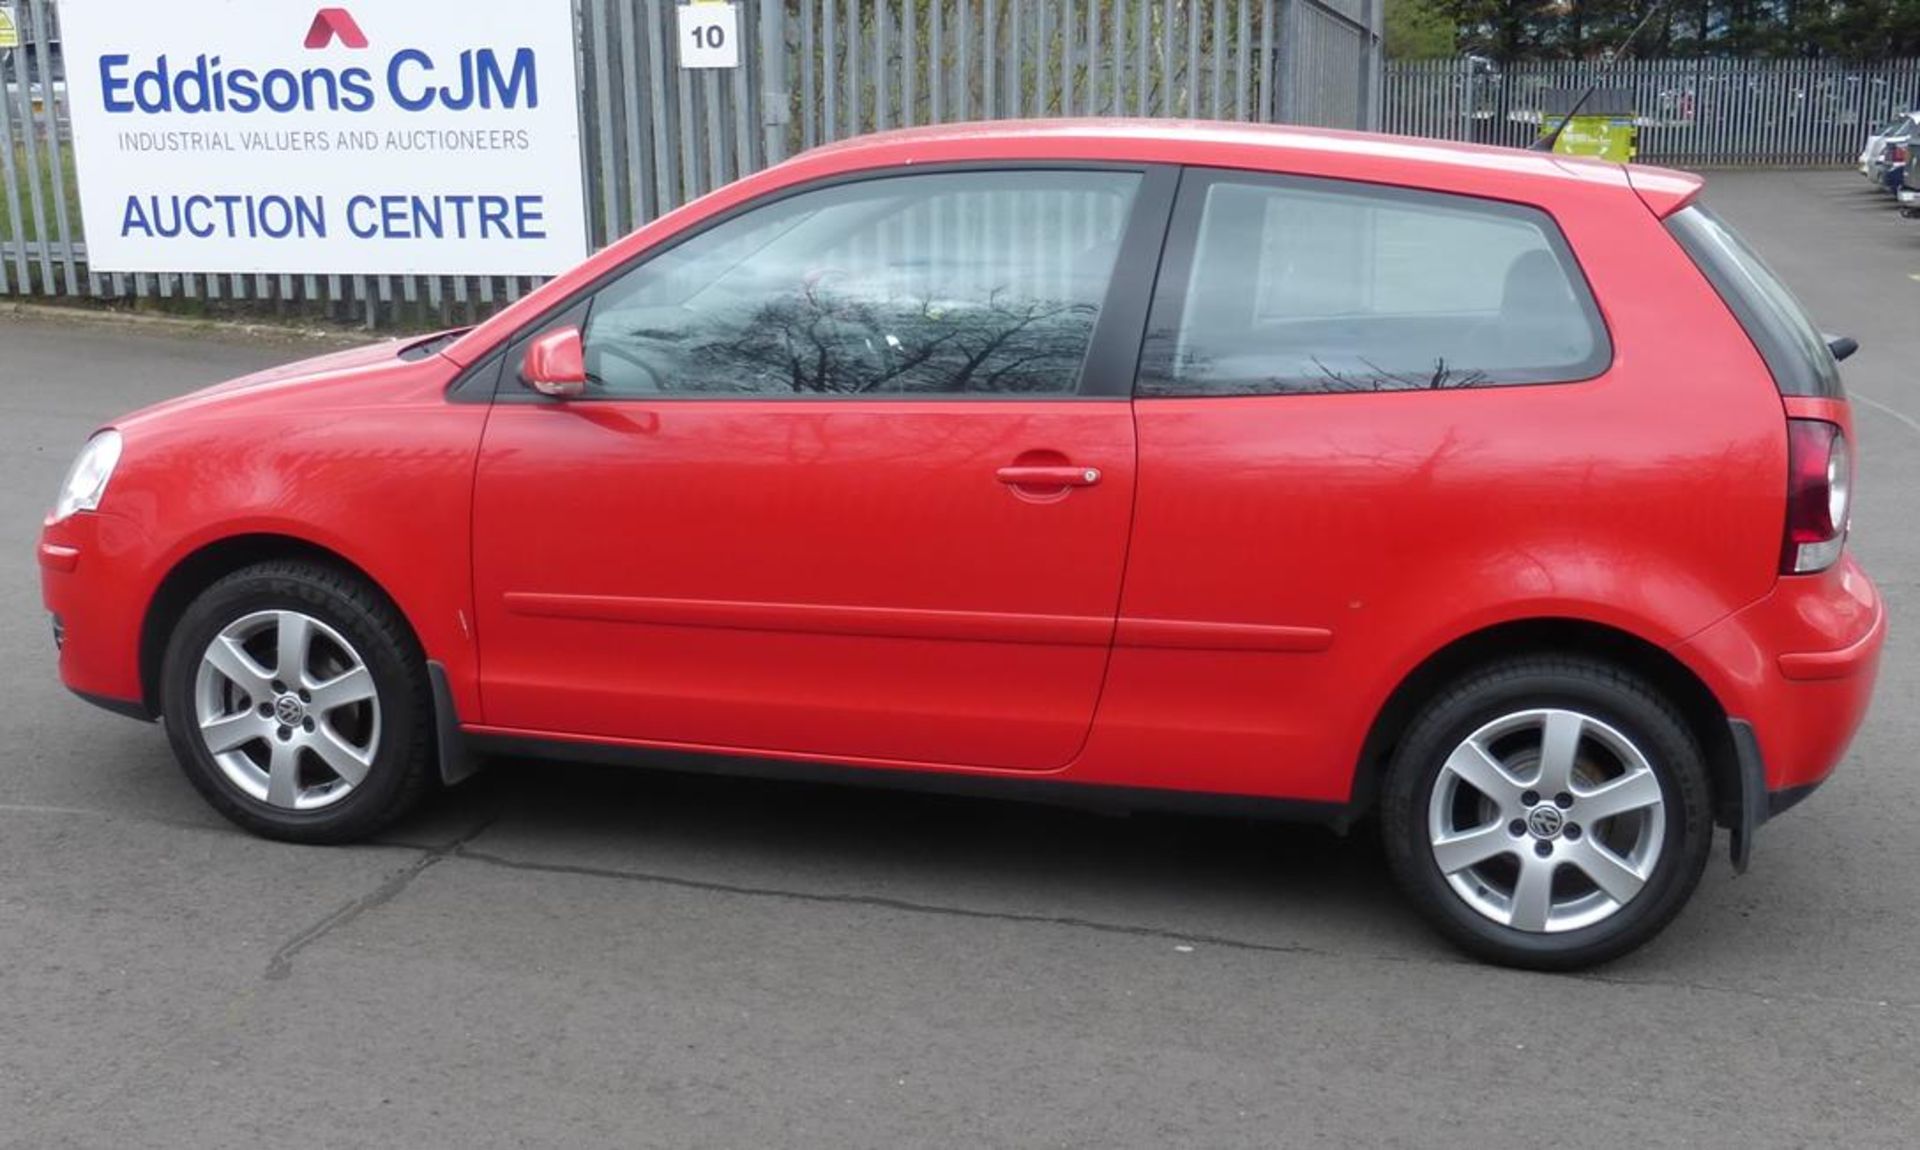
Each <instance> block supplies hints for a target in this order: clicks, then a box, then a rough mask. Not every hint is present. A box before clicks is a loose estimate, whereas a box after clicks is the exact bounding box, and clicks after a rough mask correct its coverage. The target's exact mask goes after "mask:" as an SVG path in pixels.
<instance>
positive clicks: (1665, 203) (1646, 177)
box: [1627, 164, 1707, 220]
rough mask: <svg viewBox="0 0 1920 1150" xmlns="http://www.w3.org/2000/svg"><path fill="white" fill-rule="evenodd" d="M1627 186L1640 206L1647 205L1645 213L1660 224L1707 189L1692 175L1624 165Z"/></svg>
mask: <svg viewBox="0 0 1920 1150" xmlns="http://www.w3.org/2000/svg"><path fill="white" fill-rule="evenodd" d="M1627 184H1628V186H1630V187H1632V188H1633V191H1634V194H1635V195H1637V196H1639V197H1640V202H1641V203H1643V204H1645V205H1647V210H1648V211H1650V212H1652V213H1653V214H1654V215H1655V216H1656V217H1658V218H1660V219H1663V220H1664V219H1666V218H1667V217H1668V216H1670V215H1672V214H1673V213H1675V212H1677V211H1679V210H1680V209H1681V208H1684V207H1686V206H1687V205H1688V204H1690V203H1692V202H1693V201H1694V200H1695V199H1697V198H1698V197H1699V195H1700V189H1702V188H1704V187H1706V186H1707V182H1706V181H1705V180H1703V179H1701V178H1700V177H1699V176H1696V175H1694V174H1693V173H1692V172H1678V171H1675V170H1674V169H1672V168H1654V167H1646V166H1642V165H1640V164H1628V165H1627Z"/></svg>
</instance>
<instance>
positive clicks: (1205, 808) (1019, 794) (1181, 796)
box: [442, 732, 1356, 834]
mask: <svg viewBox="0 0 1920 1150" xmlns="http://www.w3.org/2000/svg"><path fill="white" fill-rule="evenodd" d="M458 737H459V738H460V739H461V741H462V742H463V743H464V745H465V750H466V752H467V753H468V754H470V755H479V756H489V757H501V758H526V759H553V760H559V761H562V762H575V763H597V764H602V765H606V766H617V767H639V768H643V769H646V770H662V771H674V772H678V773H681V774H703V775H722V776H731V777H736V778H750V779H774V780H788V781H802V782H812V783H826V784H831V785H835V786H854V787H882V788H886V789H890V790H903V791H916V792H919V793H923V794H938V795H957V796H962V797H972V798H990V799H1005V800H1011V801H1015V802H1025V803H1038V804H1042V805H1049V806H1066V807H1074V808H1077V809H1085V810H1099V811H1169V812H1175V813H1182V814H1201V815H1225V816H1232V817H1239V818H1258V819H1264V820H1271V821H1282V822H1296V823H1298V822H1306V823H1318V824H1322V825H1325V826H1328V827H1331V828H1332V829H1334V830H1335V831H1337V832H1339V833H1343V834H1344V833H1345V832H1346V830H1347V828H1348V827H1349V826H1350V825H1351V824H1352V822H1353V818H1354V815H1355V813H1356V812H1355V809H1354V808H1353V807H1351V806H1350V805H1349V804H1347V803H1337V802H1316V801H1308V800H1302V799H1276V798H1269V797H1266V796H1263V795H1221V794H1201V793H1195V792H1190V791H1175V790H1166V789H1161V788H1158V787H1117V786H1102V785H1099V784H1095V783H1077V782H1064V781H1060V780H1055V779H1015V778H1006V777H1004V776H999V775H995V776H984V775H967V774H958V773H953V772H945V771H913V770H898V769H890V768H885V767H851V766H843V765H840V764H836V763H817V762H799V761H792V760H785V759H766V758H753V757H750V756H732V755H718V754H701V753H694V752H689V751H670V750H659V749H655V748H650V747H632V746H627V745H624V744H611V743H582V742H575V741H572V740H564V739H548V738H540V737H537V736H521V735H496V734H484V735H483V734H474V733H472V732H461V733H460V735H459V736H458ZM443 762H444V759H443ZM442 770H443V772H444V770H445V767H444V766H443V768H442Z"/></svg>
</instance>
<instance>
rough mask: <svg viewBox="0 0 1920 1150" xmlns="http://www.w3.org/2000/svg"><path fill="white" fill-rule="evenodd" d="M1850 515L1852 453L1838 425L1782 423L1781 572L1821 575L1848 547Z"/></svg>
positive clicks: (1814, 421) (1803, 421) (1811, 421)
mask: <svg viewBox="0 0 1920 1150" xmlns="http://www.w3.org/2000/svg"><path fill="white" fill-rule="evenodd" d="M1852 513H1853V451H1852V449H1851V448H1849V447H1848V446H1847V437H1846V434H1845V433H1844V432H1842V431H1841V430H1840V428H1839V425H1837V424H1832V423H1828V422H1826V421H1825V420H1821V419H1789V420H1787V532H1786V538H1785V539H1783V540H1782V541H1781V548H1780V573H1781V574H1783V575H1805V574H1807V573H1808V572H1812V571H1824V570H1826V569H1827V568H1828V567H1831V566H1833V564H1834V561H1835V560H1837V559H1839V558H1840V551H1841V549H1842V548H1844V547H1845V546H1846V545H1847V519H1848V516H1850V515H1851V514H1852Z"/></svg>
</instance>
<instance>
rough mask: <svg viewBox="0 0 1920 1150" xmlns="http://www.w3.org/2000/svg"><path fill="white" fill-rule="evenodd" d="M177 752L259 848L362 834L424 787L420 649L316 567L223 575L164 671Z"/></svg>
mask: <svg viewBox="0 0 1920 1150" xmlns="http://www.w3.org/2000/svg"><path fill="white" fill-rule="evenodd" d="M160 695H161V714H162V717H163V718H164V719H165V721H166V727H167V738H168V741H169V742H171V743H172V745H173V753H174V756H175V757H176V758H177V759H179V761H180V766H181V768H182V769H183V770H185V771H186V774H187V778H188V779H189V780H190V781H191V782H192V783H193V785H194V787H195V788H196V789H197V790H198V791H199V792H200V793H201V794H202V795H203V796H205V798H206V800H207V801H208V802H209V803H211V804H213V807H214V809H215V810H217V811H219V812H220V813H221V814H223V815H225V816H226V817H227V818H229V819H231V820H232V821H233V822H235V823H237V824H239V825H240V826H242V827H244V828H246V829H247V830H250V831H252V832H254V833H255V834H259V835H264V836H266V837H268V838H276V839H285V840H289V841H293V842H306V843H336V842H347V841H351V840H354V839H360V838H365V837H366V836H368V835H371V834H373V833H374V832H376V831H378V830H379V829H381V828H382V827H384V826H386V825H387V824H388V823H390V822H392V821H393V820H394V819H396V818H398V817H399V816H400V815H401V814H403V813H405V812H406V811H407V809H408V808H410V807H412V806H413V805H414V804H415V803H417V802H418V801H419V800H420V798H421V797H422V796H423V795H425V794H426V793H427V791H428V790H429V788H430V787H431V785H432V782H433V779H434V754H433V721H432V720H433V712H432V696H431V691H430V688H429V685H428V681H427V675H426V664H425V660H424V659H423V657H422V656H421V653H420V649H419V644H418V643H417V642H416V641H415V640H414V638H413V635H412V632H411V631H410V630H409V629H408V628H407V625H406V623H405V622H404V621H403V620H402V619H401V617H400V614H399V612H398V611H397V610H395V608H394V607H393V605H392V604H391V603H389V602H388V601H387V599H386V597H385V596H383V595H381V594H380V593H379V592H378V591H376V590H374V589H373V588H372V587H370V586H368V585H367V584H366V583H365V582H363V581H361V580H359V579H356V578H354V577H352V576H350V575H347V574H345V573H343V572H340V571H337V570H334V569H332V568H329V567H325V566H322V565H319V564H315V563H307V562H286V561H281V562H268V563H260V564H257V565H255V566H251V567H247V568H244V569H242V570H239V571H236V572H234V573H233V574H231V575H228V576H226V577H225V578H223V579H221V580H220V581H218V582H217V583H214V584H213V585H212V586H210V587H208V588H207V589H206V591H204V592H202V593H201V595H200V596H199V598H197V599H195V600H194V601H193V602H192V603H191V604H190V605H189V606H188V607H187V610H186V611H185V613H184V614H182V616H181V618H180V621H179V623H178V624H177V625H176V626H175V627H174V629H173V634H172V635H171V636H170V637H169V639H168V643H167V650H166V655H165V657H164V660H163V662H162V664H161V681H160Z"/></svg>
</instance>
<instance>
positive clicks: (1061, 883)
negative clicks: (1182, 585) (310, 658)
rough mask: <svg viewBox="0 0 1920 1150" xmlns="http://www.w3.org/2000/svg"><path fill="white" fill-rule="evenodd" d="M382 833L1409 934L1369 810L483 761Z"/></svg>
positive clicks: (646, 863)
mask: <svg viewBox="0 0 1920 1150" xmlns="http://www.w3.org/2000/svg"><path fill="white" fill-rule="evenodd" d="M482 828H484V829H482ZM385 840H386V841H389V842H394V843H405V844H409V845H416V846H421V847H426V848H429V849H431V848H432V846H433V845H434V844H436V843H439V844H445V843H450V842H454V841H460V842H461V843H462V845H461V846H460V848H459V849H460V851H461V852H463V853H470V854H472V855H475V856H478V857H483V858H487V859H494V860H498V861H508V860H510V861H512V862H513V863H516V864H532V865H533V866H534V867H536V868H548V869H552V870H555V871H560V872H564V873H575V874H577V873H584V874H588V875H591V874H595V873H604V874H605V875H607V876H608V877H623V876H658V877H663V878H666V879H668V880H669V881H674V882H678V883H682V884H687V885H711V886H714V887H717V888H724V889H739V890H744V891H750V892H759V893H769V894H776V893H780V892H791V893H793V894H796V895H800V896H802V897H808V896H811V895H812V894H814V893H816V892H820V891H835V892H855V893H863V894H868V895H877V896H884V897H886V898H889V899H895V900H899V901H900V902H902V903H906V904H912V905H925V906H928V907H941V906H972V905H984V906H991V907H995V908H1004V907H1009V906H1012V907H1018V908H1022V909H1024V910H1026V911H1029V912H1032V913H1041V914H1058V915H1066V916H1076V915H1084V916H1088V917H1089V918H1098V917H1106V918H1116V917H1117V918H1124V919H1125V920H1127V921H1140V920H1152V921H1155V922H1165V923H1166V924H1167V925H1168V927H1170V928H1172V929H1176V930H1177V929H1178V928H1179V927H1181V926H1189V925H1190V926H1193V927H1195V928H1196V929H1197V931H1198V932H1199V933H1207V932H1208V931H1213V932H1219V931H1222V930H1223V929H1229V928H1230V929H1232V930H1239V929H1241V928H1244V930H1245V932H1246V934H1247V937H1248V938H1249V939H1268V940H1272V939H1273V938H1274V936H1275V935H1276V934H1278V935H1281V936H1285V938H1286V940H1288V941H1289V942H1291V943H1293V944H1298V945H1304V946H1310V947H1315V948H1317V947H1318V946H1319V945H1321V943H1323V942H1324V943H1327V944H1332V943H1334V942H1336V941H1337V940H1339V939H1341V938H1343V937H1344V938H1345V939H1346V941H1348V942H1351V941H1352V940H1353V938H1354V936H1356V935H1358V936H1362V937H1370V938H1372V939H1374V940H1375V941H1376V942H1377V941H1378V940H1379V939H1380V938H1381V936H1383V935H1387V936H1396V937H1397V936H1402V935H1405V934H1417V933H1418V930H1417V926H1416V925H1415V924H1413V923H1412V921H1411V914H1410V913H1409V910H1408V908H1407V907H1406V906H1405V905H1404V904H1403V903H1402V902H1401V900H1400V899H1399V898H1398V896H1397V894H1396V892H1395V890H1394V888H1393V886H1392V882H1391V878H1390V876H1389V875H1388V873H1387V870H1386V866H1385V862H1384V859H1383V858H1382V856H1381V853H1380V849H1379V843H1378V835H1377V830H1376V829H1375V826H1374V824H1372V823H1371V822H1362V823H1360V824H1359V825H1357V826H1356V827H1354V828H1353V829H1352V830H1350V831H1349V832H1348V833H1347V834H1346V835H1344V836H1343V835H1340V834H1336V833H1335V832H1334V831H1333V830H1331V829H1329V828H1326V827H1323V826H1317V825H1313V824H1302V823H1290V822H1276V821H1272V820H1268V819H1257V818H1241V817H1230V816H1229V817H1223V816H1198V815H1185V814H1170V813H1160V812H1125V811H1117V810H1109V811H1096V810H1088V809H1084V808H1076V807H1063V806H1050V805H1043V804H1039V803H1031V802H1016V801H1008V800H1002V799H985V798H973V797H956V796H948V795H933V794H920V793H913V792H902V791H892V790H885V789H880V788H871V787H861V786H834V785H825V784H814V783H806V782H797V781H784V780H768V779H748V778H730V777H721V776H710V775H699V774H685V773H676V772H668V771H656V770H635V769H623V768H610V767H602V766H582V765H576V764H568V763H560V762H548V761H533V760H501V761H497V762H494V763H492V764H490V765H489V766H488V767H487V768H486V770H485V771H484V772H483V773H482V774H481V775H480V776H479V777H477V778H475V779H473V780H472V781H471V782H469V783H467V784H465V785H463V786H461V787H459V788H457V789H455V790H454V791H453V792H452V793H450V794H447V795H445V796H443V797H442V798H441V799H440V800H439V801H438V802H436V803H434V804H431V806H430V807H429V808H428V809H426V810H424V811H422V812H421V813H420V814H418V815H416V816H414V817H412V818H410V819H408V820H406V821H405V822H403V823H401V824H400V825H399V826H397V827H395V828H394V829H393V830H392V831H391V832H390V833H389V834H388V835H387V836H385ZM442 849H445V848H444V847H442ZM1189 912H1191V913H1189ZM1170 915H1172V916H1173V920H1172V921H1168V920H1169V916H1170ZM1301 932H1305V935H1306V936H1308V938H1307V939H1306V940H1304V941H1303V940H1302V939H1301V938H1300V935H1301Z"/></svg>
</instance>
